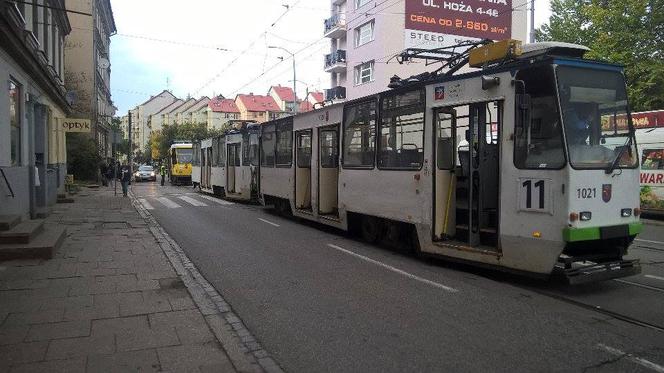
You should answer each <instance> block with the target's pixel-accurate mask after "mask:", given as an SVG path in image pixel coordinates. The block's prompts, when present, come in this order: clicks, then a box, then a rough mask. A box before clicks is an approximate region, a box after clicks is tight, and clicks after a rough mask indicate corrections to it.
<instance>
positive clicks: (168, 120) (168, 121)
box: [161, 98, 197, 126]
mask: <svg viewBox="0 0 664 373" xmlns="http://www.w3.org/2000/svg"><path fill="white" fill-rule="evenodd" d="M196 101H197V100H196V99H195V98H189V99H186V100H184V102H182V103H181V104H180V105H178V106H176V107H174V108H173V109H172V110H171V111H169V112H165V113H164V114H162V121H161V122H162V125H163V126H174V125H176V124H178V114H179V113H181V112H183V111H185V110H187V109H189V108H190V107H192V106H193V105H194V104H196Z"/></svg>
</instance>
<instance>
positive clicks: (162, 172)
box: [159, 163, 166, 186]
mask: <svg viewBox="0 0 664 373" xmlns="http://www.w3.org/2000/svg"><path fill="white" fill-rule="evenodd" d="M159 175H161V186H164V180H166V166H164V164H163V163H162V164H161V167H159Z"/></svg>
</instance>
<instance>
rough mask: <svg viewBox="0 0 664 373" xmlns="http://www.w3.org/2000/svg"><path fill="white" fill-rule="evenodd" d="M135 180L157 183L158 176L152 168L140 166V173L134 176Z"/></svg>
mask: <svg viewBox="0 0 664 373" xmlns="http://www.w3.org/2000/svg"><path fill="white" fill-rule="evenodd" d="M134 180H136V181H145V180H149V181H157V174H156V173H155V172H154V168H152V166H140V167H138V171H136V173H135V174H134Z"/></svg>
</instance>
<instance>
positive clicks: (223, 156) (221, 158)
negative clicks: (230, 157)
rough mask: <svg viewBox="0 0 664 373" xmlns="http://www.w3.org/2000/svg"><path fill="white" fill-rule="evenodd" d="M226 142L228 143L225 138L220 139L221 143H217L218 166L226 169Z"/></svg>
mask: <svg viewBox="0 0 664 373" xmlns="http://www.w3.org/2000/svg"><path fill="white" fill-rule="evenodd" d="M225 142H226V139H225V138H223V137H220V138H219V142H218V143H217V146H218V147H219V148H218V149H217V155H218V156H219V159H218V161H217V164H218V165H219V166H221V167H224V166H225V165H226V147H225V146H224V143H225Z"/></svg>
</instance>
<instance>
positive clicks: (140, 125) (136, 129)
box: [130, 90, 178, 151]
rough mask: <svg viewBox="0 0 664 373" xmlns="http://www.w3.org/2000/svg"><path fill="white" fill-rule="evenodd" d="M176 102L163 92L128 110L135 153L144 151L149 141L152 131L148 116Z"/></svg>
mask: <svg viewBox="0 0 664 373" xmlns="http://www.w3.org/2000/svg"><path fill="white" fill-rule="evenodd" d="M176 100H178V98H177V97H175V96H174V95H173V94H172V93H171V92H169V91H167V90H163V91H162V92H161V93H159V94H158V95H156V96H152V97H150V99H148V100H147V101H145V102H143V103H142V104H140V105H138V106H136V107H135V108H134V109H132V110H130V113H131V131H132V132H131V137H132V138H131V142H132V146H133V147H134V149H136V151H139V150H143V149H145V146H146V144H147V143H148V142H149V141H150V138H151V133H152V130H151V128H150V125H148V122H149V120H150V116H151V115H153V114H155V113H157V112H159V111H161V110H162V109H163V108H164V107H166V106H169V105H171V104H172V103H173V102H174V101H176Z"/></svg>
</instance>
